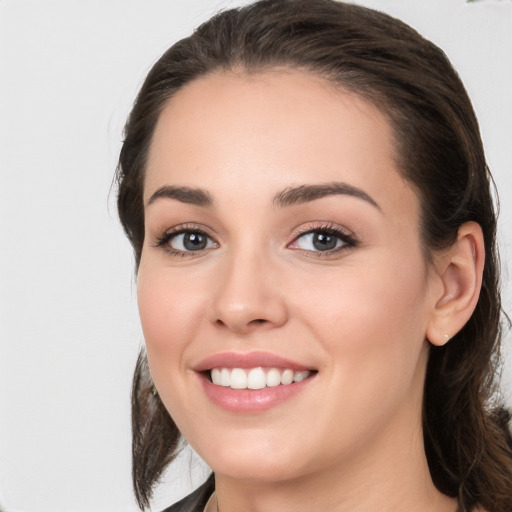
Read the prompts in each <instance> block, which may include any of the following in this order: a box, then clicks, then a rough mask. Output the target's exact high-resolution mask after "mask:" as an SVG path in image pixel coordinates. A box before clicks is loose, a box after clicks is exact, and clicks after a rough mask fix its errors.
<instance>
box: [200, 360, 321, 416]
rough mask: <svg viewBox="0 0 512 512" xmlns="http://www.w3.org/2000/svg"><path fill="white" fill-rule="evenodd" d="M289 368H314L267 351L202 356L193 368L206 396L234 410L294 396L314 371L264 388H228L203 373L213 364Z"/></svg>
mask: <svg viewBox="0 0 512 512" xmlns="http://www.w3.org/2000/svg"><path fill="white" fill-rule="evenodd" d="M256 367H264V368H290V369H292V370H294V371H304V370H314V368H311V367H308V366H305V365H303V364H300V363H297V362H295V361H291V360H289V359H286V358H283V357H280V356H277V355H275V354H272V353H270V352H247V353H239V352H224V353H220V354H215V355H213V356H210V357H207V358H206V359H204V360H202V361H201V362H200V363H199V364H198V365H197V366H196V367H194V370H195V371H196V372H197V375H198V377H199V379H200V382H201V385H202V387H203V390H204V392H205V394H206V396H207V397H208V398H209V399H210V400H211V401H212V402H213V403H214V404H215V405H217V406H218V407H220V408H221V409H224V410H226V411H230V412H236V413H246V414H247V413H258V412H263V411H266V410H268V409H271V408H273V407H277V406H279V405H280V404H282V403H283V402H286V401H287V400H289V399H291V398H292V397H294V396H296V395H297V394H298V393H300V392H301V391H303V390H304V389H305V388H307V386H309V385H310V384H311V383H312V382H313V381H314V380H315V376H316V374H313V375H312V376H311V377H308V378H307V379H305V380H303V381H301V382H296V383H293V384H289V385H287V386H283V385H280V386H275V387H269V388H263V389H254V390H253V389H231V388H229V387H224V386H216V385H215V384H213V383H212V382H211V381H210V380H209V379H208V377H207V375H205V372H207V371H208V370H210V369H212V368H256Z"/></svg>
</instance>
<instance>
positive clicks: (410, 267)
mask: <svg viewBox="0 0 512 512" xmlns="http://www.w3.org/2000/svg"><path fill="white" fill-rule="evenodd" d="M302 290H303V291H302V294H303V295H302V297H301V296H297V301H296V304H297V308H303V305H304V304H307V307H305V308H303V309H302V316H303V318H307V319H308V320H307V323H308V329H309V330H311V331H313V332H314V333H315V337H317V338H318V339H320V340H322V343H323V345H324V348H325V349H326V350H327V351H328V352H329V353H330V354H331V355H332V357H333V364H338V365H343V366H344V367H345V368H346V373H345V374H347V375H348V374H349V375H353V376H356V375H357V372H368V373H381V374H382V375H387V374H389V373H391V372H396V373H397V374H401V375H404V376H405V374H404V371H405V372H406V373H407V375H408V376H409V377H410V376H411V372H412V371H414V369H415V366H416V364H417V360H418V357H419V353H420V351H421V348H422V346H423V342H424V336H425V331H426V323H427V318H428V300H427V297H428V294H427V292H428V288H427V280H426V276H425V268H424V265H423V260H422V258H421V256H418V257H417V258H412V259H409V260H405V261H404V260H403V259H400V260H398V259H397V258H396V257H391V256H387V255H384V257H382V258H372V262H371V264H368V265H363V264H361V265H359V264H358V265H354V266H351V267H345V268H341V269H340V271H339V275H337V276H332V275H326V276H325V277H324V278H321V279H319V278H318V275H317V276H316V278H315V280H314V282H311V283H306V284H305V285H304V286H303V287H302ZM305 290H307V295H308V296H307V299H305V297H304V294H305ZM297 292H298V293H301V292H300V291H299V290H298V291H297ZM360 377H361V375H360V376H359V379H358V380H363V381H364V379H361V378H360Z"/></svg>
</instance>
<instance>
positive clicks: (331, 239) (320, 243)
mask: <svg viewBox="0 0 512 512" xmlns="http://www.w3.org/2000/svg"><path fill="white" fill-rule="evenodd" d="M336 242H337V238H336V237H335V236H333V235H327V234H325V233H315V234H314V235H313V246H314V247H315V249H316V250H318V251H329V250H331V249H335V248H336Z"/></svg>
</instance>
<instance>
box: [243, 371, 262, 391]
mask: <svg viewBox="0 0 512 512" xmlns="http://www.w3.org/2000/svg"><path fill="white" fill-rule="evenodd" d="M266 384H267V379H266V377H265V372H264V371H263V368H253V369H252V370H251V371H250V372H249V375H248V376H247V387H248V388H249V389H263V388H264V387H265V386H266Z"/></svg>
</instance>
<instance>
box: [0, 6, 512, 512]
mask: <svg viewBox="0 0 512 512" xmlns="http://www.w3.org/2000/svg"><path fill="white" fill-rule="evenodd" d="M359 3H362V4H365V5H369V6H372V7H377V8H379V9H381V10H384V11H386V12H389V13H391V14H393V15H396V16H398V17H400V18H402V19H403V20H405V21H407V22H408V23H410V24H412V25H413V26H414V27H415V28H417V29H418V30H419V31H420V32H422V33H423V34H424V35H426V36H427V37H428V38H430V39H432V40H433V41H434V42H436V43H437V44H439V45H440V46H441V47H442V48H443V49H444V50H445V51H446V52H447V53H448V55H449V56H450V58H451V59H452V62H453V63H454V64H455V66H456V67H457V68H458V70H459V72H460V74H461V76H462V78H463V80H464V81H465V83H466V86H467V88H468V90H469V93H470V95H471V97H472V99H473V101H474V105H475V108H476V111H477V114H478V116H479V119H480V122H481V128H482V133H483V138H484V141H485V144H486V148H487V155H488V160H489V164H490V167H491V169H492V170H493V172H494V175H495V179H496V183H497V186H498V189H499V191H500V194H501V203H502V213H501V223H500V243H501V251H502V258H503V266H504V271H503V278H504V282H505V283H506V286H505V293H504V305H505V307H506V310H507V311H508V312H509V313H510V312H511V311H512V291H511V285H510V275H511V274H512V229H511V228H510V226H511V221H512V201H511V199H512V150H511V145H512V2H510V1H508V0H481V1H478V2H474V3H470V4H468V3H466V2H465V0H373V1H371V0H365V1H361V2H359ZM239 4H240V2H226V1H224V2H218V1H214V0H187V1H175V0H151V1H148V0H86V1H78V0H46V1H42V0H0V77H1V82H0V84H1V85H0V87H1V89H0V93H1V94H0V145H1V147H0V173H1V174H0V262H1V264H0V287H1V288H0V290H1V296H0V350H1V358H0V503H1V505H0V509H2V508H3V510H4V512H50V511H51V512H80V511H87V512H91V511H93V512H102V511H105V512H130V511H135V510H137V508H136V506H135V502H134V499H133V495H132V491H131V481H130V431H129V390H130V385H131V382H130V381H131V374H132V369H133V364H134V362H135V359H136V355H137V352H138V349H139V346H140V344H141V343H142V336H141V332H140V328H139V326H138V318H137V312H136V304H135V285H134V282H133V272H132V270H133V269H132V256H131V249H130V247H129V245H128V242H127V241H126V240H125V239H124V237H123V234H122V232H121V228H120V226H119V223H118V220H117V216H116V211H115V206H114V201H115V193H114V192H111V191H110V187H111V182H112V176H113V173H114V168H115V165H116V160H117V155H118V152H119V149H120V141H121V138H122V128H123V124H124V120H125V118H126V115H127V114H128V112H129V108H130V105H131V102H132V101H133V99H134V97H135V94H136V91H137V89H138V87H139V86H140V84H141V82H142V80H143V78H144V76H145V74H146V73H147V71H148V70H149V68H150V66H151V64H152V63H153V62H154V61H155V60H156V59H157V58H158V57H159V55H160V54H161V53H162V52H163V51H164V50H165V49H166V48H167V47H168V46H170V44H171V43H173V42H174V41H175V40H177V39H179V38H181V37H183V36H186V35H188V34H189V33H190V32H191V30H192V29H193V28H194V27H196V26H197V25H198V24H199V23H200V22H202V21H204V20H205V19H207V18H208V17H209V16H210V15H211V14H212V13H213V12H214V11H216V10H217V9H218V8H219V7H224V6H228V5H239ZM510 341H511V337H510V335H508V337H507V342H508V344H509V345H510ZM510 359H512V358H510V357H509V360H508V363H507V368H506V372H505V376H504V379H505V380H507V381H508V382H510V381H511V380H512V368H511V367H512V362H511V360H510ZM511 395H512V389H509V391H508V392H507V396H508V402H509V404H512V399H511V398H510V396H511ZM193 473H194V472H193ZM197 473H198V472H197V471H196V472H195V473H194V474H193V475H192V476H191V473H190V471H189V464H188V455H186V456H185V457H184V460H182V462H181V465H180V466H178V467H175V468H173V470H172V471H171V472H169V474H168V478H167V482H166V484H165V485H164V487H163V488H161V489H160V490H159V492H158V496H157V500H156V502H155V506H154V510H160V509H161V508H163V507H164V505H169V504H170V503H171V502H172V501H173V500H174V499H176V498H177V497H178V496H180V495H181V494H183V493H185V492H187V490H189V489H190V487H191V486H193V485H194V483H195V482H197V480H198V478H199V477H198V476H197ZM194 475H195V476H194Z"/></svg>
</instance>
